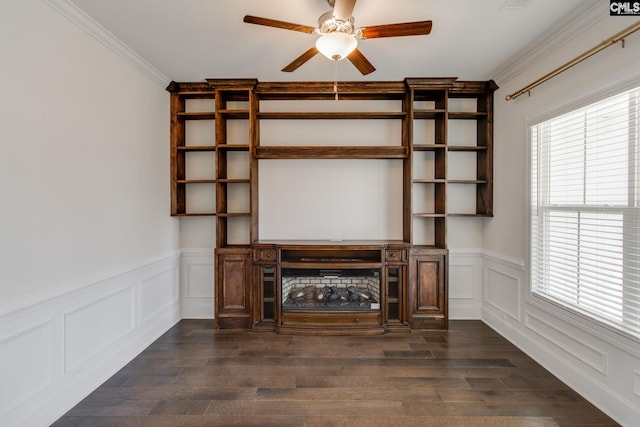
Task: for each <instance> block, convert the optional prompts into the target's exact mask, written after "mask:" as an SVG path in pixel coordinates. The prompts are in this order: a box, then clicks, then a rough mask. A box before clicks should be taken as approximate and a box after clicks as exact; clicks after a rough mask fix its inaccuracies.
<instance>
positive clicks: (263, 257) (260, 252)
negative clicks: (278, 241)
mask: <svg viewBox="0 0 640 427" xmlns="http://www.w3.org/2000/svg"><path fill="white" fill-rule="evenodd" d="M276 259H277V252H276V250H275V249H256V250H255V252H254V260H256V261H275V260H276Z"/></svg>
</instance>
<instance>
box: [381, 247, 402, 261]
mask: <svg viewBox="0 0 640 427" xmlns="http://www.w3.org/2000/svg"><path fill="white" fill-rule="evenodd" d="M384 258H385V260H386V261H387V262H404V261H406V260H407V251H406V250H404V249H387V250H386V251H385V252H384Z"/></svg>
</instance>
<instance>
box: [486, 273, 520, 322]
mask: <svg viewBox="0 0 640 427" xmlns="http://www.w3.org/2000/svg"><path fill="white" fill-rule="evenodd" d="M520 285H521V281H520V278H519V277H518V276H517V275H514V274H511V273H510V272H509V271H507V270H505V268H504V266H502V265H500V264H498V265H493V266H485V268H484V302H485V303H487V304H489V305H491V306H492V307H493V308H494V309H496V310H498V311H500V313H502V315H503V316H504V315H507V316H509V317H511V318H512V319H514V320H517V321H519V320H520V317H521V314H520Z"/></svg>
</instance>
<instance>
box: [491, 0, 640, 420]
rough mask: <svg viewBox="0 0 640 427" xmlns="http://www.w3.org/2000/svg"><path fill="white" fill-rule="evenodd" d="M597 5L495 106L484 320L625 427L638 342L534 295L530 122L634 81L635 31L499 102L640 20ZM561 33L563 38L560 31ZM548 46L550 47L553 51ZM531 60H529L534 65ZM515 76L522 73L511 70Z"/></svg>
mask: <svg viewBox="0 0 640 427" xmlns="http://www.w3.org/2000/svg"><path fill="white" fill-rule="evenodd" d="M604 13H606V10H605V8H604V7H599V8H598V10H597V11H596V10H592V11H591V12H590V13H589V14H587V15H586V16H584V17H583V18H582V19H583V20H582V22H576V23H575V24H577V26H576V27H574V26H573V25H569V26H567V28H566V29H565V31H566V34H569V33H571V32H574V33H575V32H576V31H574V30H576V29H579V30H580V31H577V36H575V37H573V38H571V39H569V40H568V41H566V42H564V43H561V44H557V43H556V42H557V40H560V39H551V40H549V41H548V43H546V44H544V45H543V46H542V47H541V48H540V49H538V50H537V51H535V52H532V53H531V54H530V55H529V56H527V57H525V58H523V59H522V61H521V62H519V63H518V64H515V65H514V67H513V68H512V69H511V70H510V75H509V73H505V75H504V76H503V78H502V80H500V79H497V83H498V84H499V85H500V89H499V90H498V91H497V92H496V101H495V179H494V182H495V189H494V191H495V199H494V203H495V204H494V211H495V217H494V218H493V219H492V220H491V221H488V222H487V223H486V227H485V232H484V261H483V278H482V280H483V285H484V288H483V296H482V298H483V301H482V318H483V320H485V321H486V322H488V323H489V324H490V325H491V326H493V327H494V328H496V329H497V330H498V331H499V332H501V333H502V334H504V335H505V336H506V337H507V338H508V339H510V340H511V341H512V342H514V343H515V344H516V345H518V346H520V347H521V348H522V349H524V350H525V351H526V352H527V353H529V354H530V355H531V356H533V357H534V358H535V359H536V360H538V361H539V362H541V363H542V364H543V365H544V366H545V367H546V368H548V369H550V370H551V371H552V372H553V373H554V374H555V375H557V376H558V377H560V378H561V379H562V380H564V381H565V382H567V383H568V384H569V385H570V386H572V387H573V388H575V389H576V390H577V391H578V392H579V393H581V394H583V395H584V396H585V397H587V398H588V399H589V400H591V401H592V402H593V403H595V404H596V405H597V406H599V407H600V408H601V409H603V410H605V412H607V413H608V414H609V415H610V416H612V417H614V418H615V419H616V420H617V421H618V422H620V423H622V424H623V425H629V426H631V425H637V420H638V419H640V344H639V343H638V342H637V341H633V340H630V339H627V338H623V337H621V336H619V335H617V334H616V333H614V332H612V331H610V330H607V329H605V328H603V327H600V326H598V325H597V324H595V323H593V322H590V321H588V320H585V319H583V318H581V317H579V316H575V315H572V314H569V313H567V312H565V311H564V310H561V309H558V308H557V307H555V306H553V305H551V304H549V303H546V302H544V301H541V300H540V299H538V298H534V297H532V296H531V294H530V292H529V276H528V274H529V272H528V266H529V261H528V254H527V251H528V249H527V246H528V229H527V227H528V213H527V209H528V198H527V197H528V196H527V186H528V181H527V180H528V172H527V168H528V165H527V161H528V159H527V149H528V140H527V127H528V126H527V125H528V123H530V122H531V121H532V120H534V119H536V118H539V117H542V116H544V115H545V114H548V113H549V112H552V111H557V110H559V109H562V108H566V107H568V106H571V105H575V104H576V103H580V102H584V101H585V100H588V99H590V98H592V97H593V96H594V95H597V94H604V93H606V92H607V91H608V90H612V89H615V88H620V87H623V86H625V85H627V84H629V83H632V82H635V84H636V85H639V84H640V60H639V58H640V34H639V33H636V34H634V35H632V36H631V37H629V38H628V39H627V40H626V46H625V48H624V49H623V48H622V47H621V46H620V45H619V44H618V45H615V46H612V47H609V48H607V49H606V50H604V51H602V52H600V53H598V54H596V56H593V57H591V58H589V59H587V60H586V61H585V62H583V63H581V64H579V65H577V66H575V67H573V68H571V69H570V70H568V71H566V72H564V73H563V74H561V75H559V76H557V77H555V78H553V79H552V80H550V81H548V82H546V83H543V84H542V85H541V86H539V87H538V88H535V89H533V90H532V91H531V96H528V95H527V94H524V95H522V96H521V97H519V98H517V99H516V100H513V101H506V100H505V96H506V95H508V94H511V93H513V92H515V91H516V90H518V89H520V88H522V87H524V86H526V85H527V84H529V83H531V82H533V81H535V80H537V79H538V78H539V77H541V76H543V75H545V74H546V73H548V72H550V71H552V70H553V69H555V68H557V67H559V66H560V65H562V64H564V63H566V62H568V61H569V60H571V59H573V58H574V57H577V56H578V55H580V54H581V53H583V52H585V51H587V50H589V49H590V48H592V47H593V46H596V45H598V44H599V43H600V42H601V41H603V40H605V39H607V38H609V37H611V36H613V35H614V34H615V33H617V32H618V31H620V30H621V29H622V28H624V27H626V26H628V25H631V24H632V23H633V22H634V21H636V20H637V18H620V17H609V16H604ZM566 34H565V35H566ZM552 47H553V49H552ZM534 59H535V60H534ZM517 70H519V72H514V71H517Z"/></svg>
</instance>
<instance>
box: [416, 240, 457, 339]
mask: <svg viewBox="0 0 640 427" xmlns="http://www.w3.org/2000/svg"><path fill="white" fill-rule="evenodd" d="M410 282H411V286H410V300H409V306H410V310H411V327H412V328H414V329H434V328H435V329H444V328H446V327H447V311H448V310H447V309H448V307H447V305H448V301H447V259H446V253H443V252H442V251H434V253H429V251H424V252H423V251H417V253H414V254H413V255H412V257H411V278H410Z"/></svg>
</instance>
